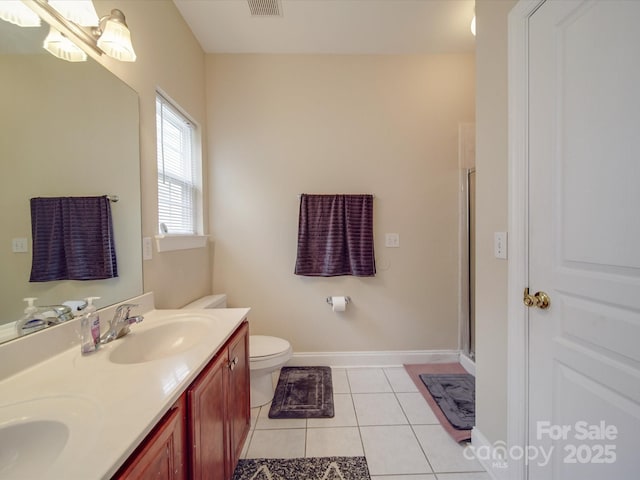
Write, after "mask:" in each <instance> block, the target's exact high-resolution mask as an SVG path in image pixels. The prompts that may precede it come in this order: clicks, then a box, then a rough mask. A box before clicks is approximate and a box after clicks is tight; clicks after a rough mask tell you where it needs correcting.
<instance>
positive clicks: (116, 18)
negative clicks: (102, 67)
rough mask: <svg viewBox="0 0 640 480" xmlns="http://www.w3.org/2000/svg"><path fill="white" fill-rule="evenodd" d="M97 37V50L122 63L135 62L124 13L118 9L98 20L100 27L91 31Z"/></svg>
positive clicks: (134, 53)
mask: <svg viewBox="0 0 640 480" xmlns="http://www.w3.org/2000/svg"><path fill="white" fill-rule="evenodd" d="M93 32H94V35H95V36H97V37H98V41H97V45H98V48H100V49H101V50H103V51H104V53H106V54H107V55H109V56H110V57H112V58H115V59H116V60H120V61H122V62H135V61H136V52H134V51H133V45H132V44H131V32H129V27H128V26H127V23H126V22H125V19H124V13H122V11H120V10H118V9H113V10H111V14H110V15H107V16H105V17H102V18H101V19H100V26H99V27H98V28H95V29H93Z"/></svg>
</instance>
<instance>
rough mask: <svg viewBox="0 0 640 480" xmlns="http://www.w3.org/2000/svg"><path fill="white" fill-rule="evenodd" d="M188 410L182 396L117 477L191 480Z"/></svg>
mask: <svg viewBox="0 0 640 480" xmlns="http://www.w3.org/2000/svg"><path fill="white" fill-rule="evenodd" d="M186 412H187V409H186V398H185V395H182V396H181V397H180V399H179V400H178V401H177V402H176V403H175V405H174V406H173V407H171V410H169V411H168V412H167V414H166V415H165V416H164V417H163V418H162V420H160V422H158V424H157V425H156V426H155V428H154V429H153V431H152V432H151V433H150V434H149V436H148V437H147V438H146V439H145V441H144V442H143V443H142V445H141V446H140V447H138V449H137V450H136V452H135V453H134V454H133V455H131V457H130V458H129V460H128V461H127V463H125V464H124V466H123V467H122V468H121V469H120V471H119V472H118V473H117V474H116V475H115V476H114V478H117V479H125V478H126V479H142V478H144V479H147V478H148V479H151V478H153V479H156V480H187V463H186V453H187V444H186V440H187V436H186Z"/></svg>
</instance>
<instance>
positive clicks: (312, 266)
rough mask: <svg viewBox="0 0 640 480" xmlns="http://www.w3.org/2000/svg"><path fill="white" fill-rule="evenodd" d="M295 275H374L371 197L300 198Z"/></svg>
mask: <svg viewBox="0 0 640 480" xmlns="http://www.w3.org/2000/svg"><path fill="white" fill-rule="evenodd" d="M295 274H296V275H306V276H315V277H334V276H338V275H354V276H357V277H373V276H375V274H376V265H375V257H374V252H373V196H372V195H306V194H303V195H302V196H301V197H300V217H299V220H298V256H297V259H296V267H295Z"/></svg>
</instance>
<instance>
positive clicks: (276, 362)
mask: <svg viewBox="0 0 640 480" xmlns="http://www.w3.org/2000/svg"><path fill="white" fill-rule="evenodd" d="M182 308H187V309H205V308H227V296H226V295H225V294H224V293H222V294H218V295H208V296H206V297H202V298H199V299H198V300H196V301H194V302H191V303H190V304H188V305H185V306H184V307H182ZM292 355H293V349H292V348H291V344H290V343H289V342H288V341H286V340H284V339H283V338H278V337H271V336H268V335H249V370H250V373H251V380H250V382H251V408H256V407H260V406H262V405H265V404H267V403H269V402H270V401H271V400H272V399H273V393H274V390H273V379H272V376H271V374H272V373H273V372H275V371H276V370H278V369H279V368H281V367H282V366H284V364H285V363H287V361H289V359H290V358H291V356H292Z"/></svg>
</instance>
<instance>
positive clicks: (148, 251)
mask: <svg viewBox="0 0 640 480" xmlns="http://www.w3.org/2000/svg"><path fill="white" fill-rule="evenodd" d="M152 258H153V244H152V242H151V237H143V238H142V259H143V260H151V259H152Z"/></svg>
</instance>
